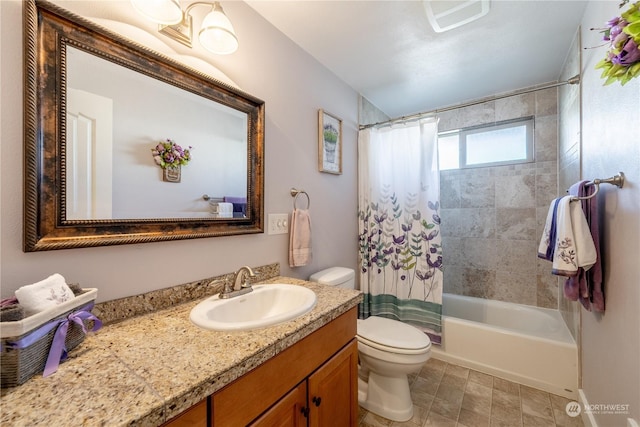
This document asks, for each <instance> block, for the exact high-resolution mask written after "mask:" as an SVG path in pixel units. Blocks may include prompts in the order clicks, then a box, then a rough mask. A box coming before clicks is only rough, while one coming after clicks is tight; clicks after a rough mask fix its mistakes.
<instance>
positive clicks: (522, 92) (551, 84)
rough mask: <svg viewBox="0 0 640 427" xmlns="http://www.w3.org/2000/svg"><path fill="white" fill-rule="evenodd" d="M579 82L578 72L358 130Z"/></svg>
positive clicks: (363, 126) (361, 126)
mask: <svg viewBox="0 0 640 427" xmlns="http://www.w3.org/2000/svg"><path fill="white" fill-rule="evenodd" d="M579 83H580V74H576V75H575V76H573V77H571V78H570V79H568V80H565V81H562V82H558V83H550V84H547V85H543V86H538V87H534V88H531V89H524V90H521V91H517V92H514V93H510V94H505V95H496V96H493V97H490V98H484V99H482V100H479V101H472V102H467V103H466V104H460V105H452V106H450V107H445V108H436V109H435V110H431V111H425V112H422V113H416V114H411V115H408V116H402V117H396V118H395V119H389V120H385V121H383V122H377V123H372V124H368V125H360V126H359V130H363V129H368V128H372V127H376V126H381V125H390V124H393V123H396V122H404V121H410V120H416V119H420V118H422V117H425V116H429V115H432V114H438V113H442V112H445V111H450V110H456V109H458V108H465V107H471V106H472V105H478V104H484V103H485V102H491V101H495V100H498V99H503V98H509V97H511V96H517V95H524V94H525V93H530V92H535V91H538V90H544V89H550V88H552V87H557V86H563V85H566V84H570V85H577V84H579Z"/></svg>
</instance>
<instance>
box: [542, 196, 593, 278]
mask: <svg viewBox="0 0 640 427" xmlns="http://www.w3.org/2000/svg"><path fill="white" fill-rule="evenodd" d="M553 205H554V203H553V202H552V203H551V207H550V213H549V214H547V222H546V224H545V231H544V232H543V234H542V240H541V241H540V246H539V247H538V254H539V255H540V254H541V253H544V250H545V249H544V248H546V245H547V244H548V243H549V235H550V234H551V230H549V228H550V227H551V223H552V222H553V221H552V219H553V216H552V210H553ZM555 219H556V221H555V226H556V230H555V231H556V241H555V249H554V254H553V266H552V269H551V272H552V273H553V274H555V275H557V276H575V275H576V274H578V267H582V268H583V269H584V270H588V269H590V268H591V266H593V264H595V262H596V256H597V255H596V248H595V245H594V244H593V239H592V238H591V232H590V231H589V225H588V224H587V220H586V218H585V217H584V212H583V211H582V207H581V206H580V203H571V196H565V197H563V198H562V199H560V202H559V203H558V207H557V210H556V217H555Z"/></svg>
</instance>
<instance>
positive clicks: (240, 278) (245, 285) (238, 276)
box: [218, 265, 256, 299]
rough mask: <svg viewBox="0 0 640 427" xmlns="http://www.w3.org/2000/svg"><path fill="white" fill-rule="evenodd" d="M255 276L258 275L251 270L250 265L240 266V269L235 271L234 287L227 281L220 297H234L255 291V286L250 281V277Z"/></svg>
mask: <svg viewBox="0 0 640 427" xmlns="http://www.w3.org/2000/svg"><path fill="white" fill-rule="evenodd" d="M253 277H256V275H255V274H254V273H253V270H251V268H250V267H248V266H246V265H245V266H244V267H240V269H239V270H238V271H236V272H235V273H234V278H233V288H232V287H231V284H230V283H229V281H225V283H224V290H223V291H222V292H220V294H219V295H218V298H221V299H225V298H233V297H237V296H240V295H244V294H248V293H249V292H251V291H253V288H252V287H251V284H250V283H249V279H250V278H253Z"/></svg>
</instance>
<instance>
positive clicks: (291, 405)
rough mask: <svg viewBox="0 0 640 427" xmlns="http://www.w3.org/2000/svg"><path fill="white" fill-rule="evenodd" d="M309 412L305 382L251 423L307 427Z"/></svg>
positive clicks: (256, 426) (269, 426) (254, 425)
mask: <svg viewBox="0 0 640 427" xmlns="http://www.w3.org/2000/svg"><path fill="white" fill-rule="evenodd" d="M308 413H309V410H308V408H307V384H306V382H303V383H301V384H300V385H298V386H297V387H296V388H294V389H293V390H291V391H290V392H289V393H287V394H286V395H285V396H284V397H283V398H282V399H280V400H279V401H278V402H277V403H276V404H275V405H273V406H272V407H271V408H269V410H267V412H265V413H264V414H262V415H261V416H260V417H258V419H256V420H255V421H253V422H252V423H251V424H249V425H250V426H251V427H306V425H307V416H308Z"/></svg>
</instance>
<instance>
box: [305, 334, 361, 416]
mask: <svg viewBox="0 0 640 427" xmlns="http://www.w3.org/2000/svg"><path fill="white" fill-rule="evenodd" d="M308 387H309V425H310V426H312V427H347V426H356V425H357V423H358V346H357V344H356V341H355V339H354V340H352V341H351V342H350V343H349V344H347V346H346V347H344V348H343V349H342V350H341V351H340V352H339V353H337V354H336V355H335V356H333V357H332V358H331V359H329V360H328V361H327V363H325V364H324V365H322V366H321V367H320V368H319V369H318V370H317V371H316V372H314V373H313V374H312V375H311V376H310V377H309V382H308Z"/></svg>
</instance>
